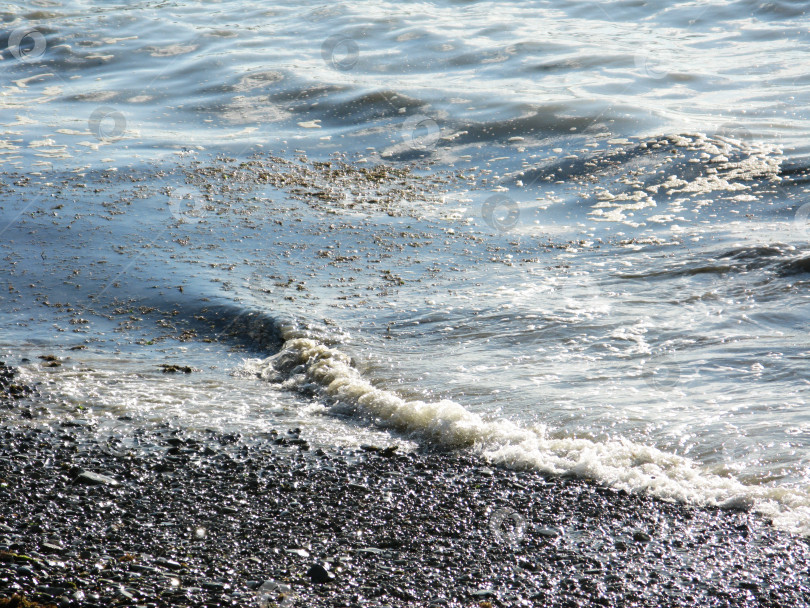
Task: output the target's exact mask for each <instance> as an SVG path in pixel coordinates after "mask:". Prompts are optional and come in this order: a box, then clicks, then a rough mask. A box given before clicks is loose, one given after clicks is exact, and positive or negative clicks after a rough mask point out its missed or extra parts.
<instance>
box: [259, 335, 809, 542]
mask: <svg viewBox="0 0 810 608" xmlns="http://www.w3.org/2000/svg"><path fill="white" fill-rule="evenodd" d="M254 371H255V373H257V374H258V375H259V376H261V377H262V378H264V379H266V380H268V381H272V382H280V383H283V384H284V385H285V387H286V388H290V389H307V390H315V391H316V392H317V393H319V394H320V395H321V396H322V397H324V398H325V399H327V400H328V401H329V402H330V403H331V406H332V407H333V408H336V409H339V410H340V411H350V412H352V413H353V414H355V415H357V416H360V417H363V418H365V419H367V420H369V421H370V422H372V423H373V424H375V425H377V426H380V427H384V428H389V429H395V430H397V431H399V432H402V433H407V434H411V435H416V436H419V437H420V438H421V439H422V440H427V441H430V442H433V443H434V444H436V445H439V446H442V447H450V448H472V449H474V450H475V451H476V452H478V453H479V454H481V455H482V456H483V457H485V458H487V459H488V460H489V461H491V462H493V463H497V464H501V465H504V466H507V467H510V468H515V469H535V470H539V471H543V472H548V473H555V474H561V473H575V474H577V475H579V476H581V477H586V478H590V479H595V480H598V481H600V482H603V483H606V484H609V485H611V486H613V487H616V488H622V489H625V490H627V491H631V492H638V491H643V492H647V493H649V494H651V495H653V496H656V497H659V498H663V499H666V500H676V501H682V502H688V503H692V504H697V505H715V506H720V507H722V508H727V509H738V510H739V509H749V508H753V509H754V510H756V511H758V512H760V513H762V514H764V515H766V516H768V517H770V518H771V519H773V521H774V524H775V525H777V526H778V527H780V528H782V529H786V530H790V531H792V532H797V533H801V534H803V535H810V495H808V493H807V492H806V491H802V490H797V489H788V488H780V487H773V486H748V485H745V484H743V483H742V482H740V481H739V480H737V479H735V478H733V477H723V476H719V475H716V474H712V473H709V472H707V471H706V470H705V469H704V468H703V467H701V466H700V465H699V464H698V463H696V462H695V461H693V460H690V459H688V458H684V457H681V456H678V455H675V454H671V453H667V452H664V451H661V450H658V449H656V448H654V447H651V446H646V445H642V444H639V443H634V442H631V441H627V440H624V439H617V440H612V441H605V442H599V441H593V440H590V439H583V438H572V437H554V436H551V435H550V434H549V432H548V430H547V429H546V428H545V427H544V426H542V425H540V426H535V427H532V428H527V427H523V426H520V425H518V424H515V423H514V422H511V421H509V420H503V419H500V420H487V419H485V418H483V417H482V416H480V415H479V414H476V413H474V412H471V411H469V410H467V409H465V408H464V407H463V406H461V405H460V404H458V403H455V402H453V401H449V400H441V401H436V402H425V401H418V400H416V401H408V400H406V399H403V398H402V397H400V396H399V395H397V394H395V393H393V392H391V391H386V390H381V389H378V388H376V387H374V386H373V385H372V384H371V382H369V380H368V379H366V378H364V377H363V376H362V374H360V372H359V371H358V370H357V369H356V368H355V367H354V366H353V365H352V363H351V359H350V358H349V357H348V356H347V355H345V354H344V353H342V352H340V351H338V350H336V349H334V348H330V347H327V346H325V345H323V344H321V343H319V342H318V341H316V340H312V339H308V338H291V339H288V340H287V341H286V342H285V343H284V346H283V349H282V350H281V352H279V353H278V354H276V355H274V356H272V357H269V358H268V359H265V360H262V361H257V362H256V363H255V368H254Z"/></svg>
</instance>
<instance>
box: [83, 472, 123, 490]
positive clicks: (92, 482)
mask: <svg viewBox="0 0 810 608" xmlns="http://www.w3.org/2000/svg"><path fill="white" fill-rule="evenodd" d="M74 483H82V484H85V485H88V486H117V485H120V484H119V483H118V480H116V479H113V478H112V477H108V476H106V475H101V474H99V473H92V472H90V471H82V472H81V473H79V474H78V475H77V476H76V479H75V480H74Z"/></svg>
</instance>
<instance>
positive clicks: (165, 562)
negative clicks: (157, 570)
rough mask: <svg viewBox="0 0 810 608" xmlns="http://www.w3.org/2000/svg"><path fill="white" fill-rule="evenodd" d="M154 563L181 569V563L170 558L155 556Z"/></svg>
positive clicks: (170, 568) (172, 568) (171, 568)
mask: <svg viewBox="0 0 810 608" xmlns="http://www.w3.org/2000/svg"><path fill="white" fill-rule="evenodd" d="M155 563H156V564H157V565H158V566H163V567H164V568H168V569H169V570H181V569H182V568H183V565H182V564H181V563H179V562H176V561H174V560H172V559H165V558H162V557H159V558H157V559H156V560H155Z"/></svg>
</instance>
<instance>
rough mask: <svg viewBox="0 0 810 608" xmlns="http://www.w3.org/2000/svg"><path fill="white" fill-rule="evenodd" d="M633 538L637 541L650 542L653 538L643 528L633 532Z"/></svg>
mask: <svg viewBox="0 0 810 608" xmlns="http://www.w3.org/2000/svg"><path fill="white" fill-rule="evenodd" d="M633 540H634V541H636V542H637V543H648V542H650V541H651V540H652V537H651V536H650V535H649V534H647V533H646V532H644V531H642V530H636V531H635V532H633Z"/></svg>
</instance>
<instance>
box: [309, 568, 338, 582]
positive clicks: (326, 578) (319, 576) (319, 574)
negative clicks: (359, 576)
mask: <svg viewBox="0 0 810 608" xmlns="http://www.w3.org/2000/svg"><path fill="white" fill-rule="evenodd" d="M307 576H308V577H309V578H311V579H312V582H313V583H317V584H319V585H323V584H325V583H328V582H330V581H333V580H335V575H334V574H332V573H331V572H329V570H327V569H326V568H325V567H324V566H322V565H321V564H313V565H312V567H311V568H310V569H309V570H308V571H307Z"/></svg>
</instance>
